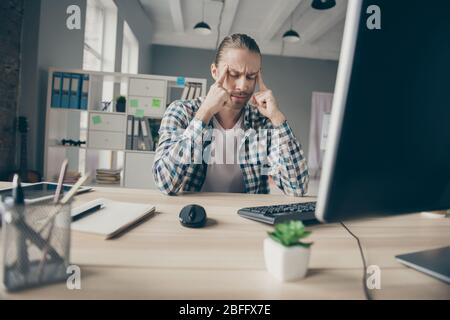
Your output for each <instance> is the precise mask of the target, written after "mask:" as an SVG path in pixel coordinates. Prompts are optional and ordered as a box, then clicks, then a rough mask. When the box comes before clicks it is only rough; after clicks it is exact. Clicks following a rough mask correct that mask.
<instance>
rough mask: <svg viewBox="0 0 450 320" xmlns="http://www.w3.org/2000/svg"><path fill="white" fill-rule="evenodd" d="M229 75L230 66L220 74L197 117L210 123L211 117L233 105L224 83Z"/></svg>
mask: <svg viewBox="0 0 450 320" xmlns="http://www.w3.org/2000/svg"><path fill="white" fill-rule="evenodd" d="M227 76H228V66H225V69H224V70H223V71H222V73H221V74H220V76H219V78H218V79H217V81H216V82H215V83H214V84H213V85H212V86H211V88H210V89H209V92H208V95H207V96H206V98H205V101H203V103H202V105H201V106H200V108H199V109H198V111H197V114H196V115H195V117H196V118H197V119H199V120H201V121H203V122H204V123H209V121H210V120H211V118H212V117H213V116H214V115H215V114H216V113H218V112H219V111H220V110H222V109H223V108H224V107H225V106H226V105H231V103H232V102H231V95H230V94H229V93H228V91H227V90H226V89H225V88H224V87H223V83H224V81H225V79H226V78H227Z"/></svg>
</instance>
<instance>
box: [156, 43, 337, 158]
mask: <svg viewBox="0 0 450 320" xmlns="http://www.w3.org/2000/svg"><path fill="white" fill-rule="evenodd" d="M214 54H215V52H214V51H212V50H204V49H191V48H181V47H172V46H161V45H153V60H152V65H153V68H152V73H153V74H161V75H170V76H186V77H188V76H189V77H196V78H206V79H208V89H209V86H210V85H211V84H212V83H213V82H212V77H211V73H210V65H211V63H212V61H213V60H214ZM337 66H338V63H337V62H336V61H326V60H315V59H304V58H288V57H280V56H269V55H265V56H263V60H262V68H263V75H264V82H265V83H266V84H267V86H268V87H269V88H270V89H271V90H272V91H273V92H274V95H275V98H276V99H277V101H278V104H279V105H280V108H281V109H282V111H283V112H284V113H285V115H286V116H287V118H288V121H289V123H290V125H291V127H292V129H293V131H294V133H295V135H296V137H297V138H298V139H299V140H300V141H301V143H302V145H303V147H304V150H305V152H308V149H309V146H308V141H309V123H310V119H311V99H312V93H313V91H321V92H333V91H334V84H335V81H336V74H337Z"/></svg>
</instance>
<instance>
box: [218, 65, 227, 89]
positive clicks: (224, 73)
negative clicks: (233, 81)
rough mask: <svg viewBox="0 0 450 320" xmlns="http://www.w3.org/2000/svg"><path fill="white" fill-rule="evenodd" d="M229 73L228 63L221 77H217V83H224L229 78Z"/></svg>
mask: <svg viewBox="0 0 450 320" xmlns="http://www.w3.org/2000/svg"><path fill="white" fill-rule="evenodd" d="M227 75H228V65H226V66H225V68H224V69H223V71H222V74H221V75H220V77H219V79H217V81H216V83H217V84H220V85H223V82H224V81H225V79H226V78H227Z"/></svg>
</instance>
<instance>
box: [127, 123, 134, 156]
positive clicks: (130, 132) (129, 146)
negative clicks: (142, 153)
mask: <svg viewBox="0 0 450 320" xmlns="http://www.w3.org/2000/svg"><path fill="white" fill-rule="evenodd" d="M133 123H134V121H133V116H129V117H128V126H127V150H132V149H133V131H134V129H133Z"/></svg>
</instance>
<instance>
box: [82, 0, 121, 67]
mask: <svg viewBox="0 0 450 320" xmlns="http://www.w3.org/2000/svg"><path fill="white" fill-rule="evenodd" d="M116 29H117V7H116V5H115V4H114V2H113V0H87V9H86V28H85V34H84V55H83V69H86V70H94V71H114V63H115V56H116Z"/></svg>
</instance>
